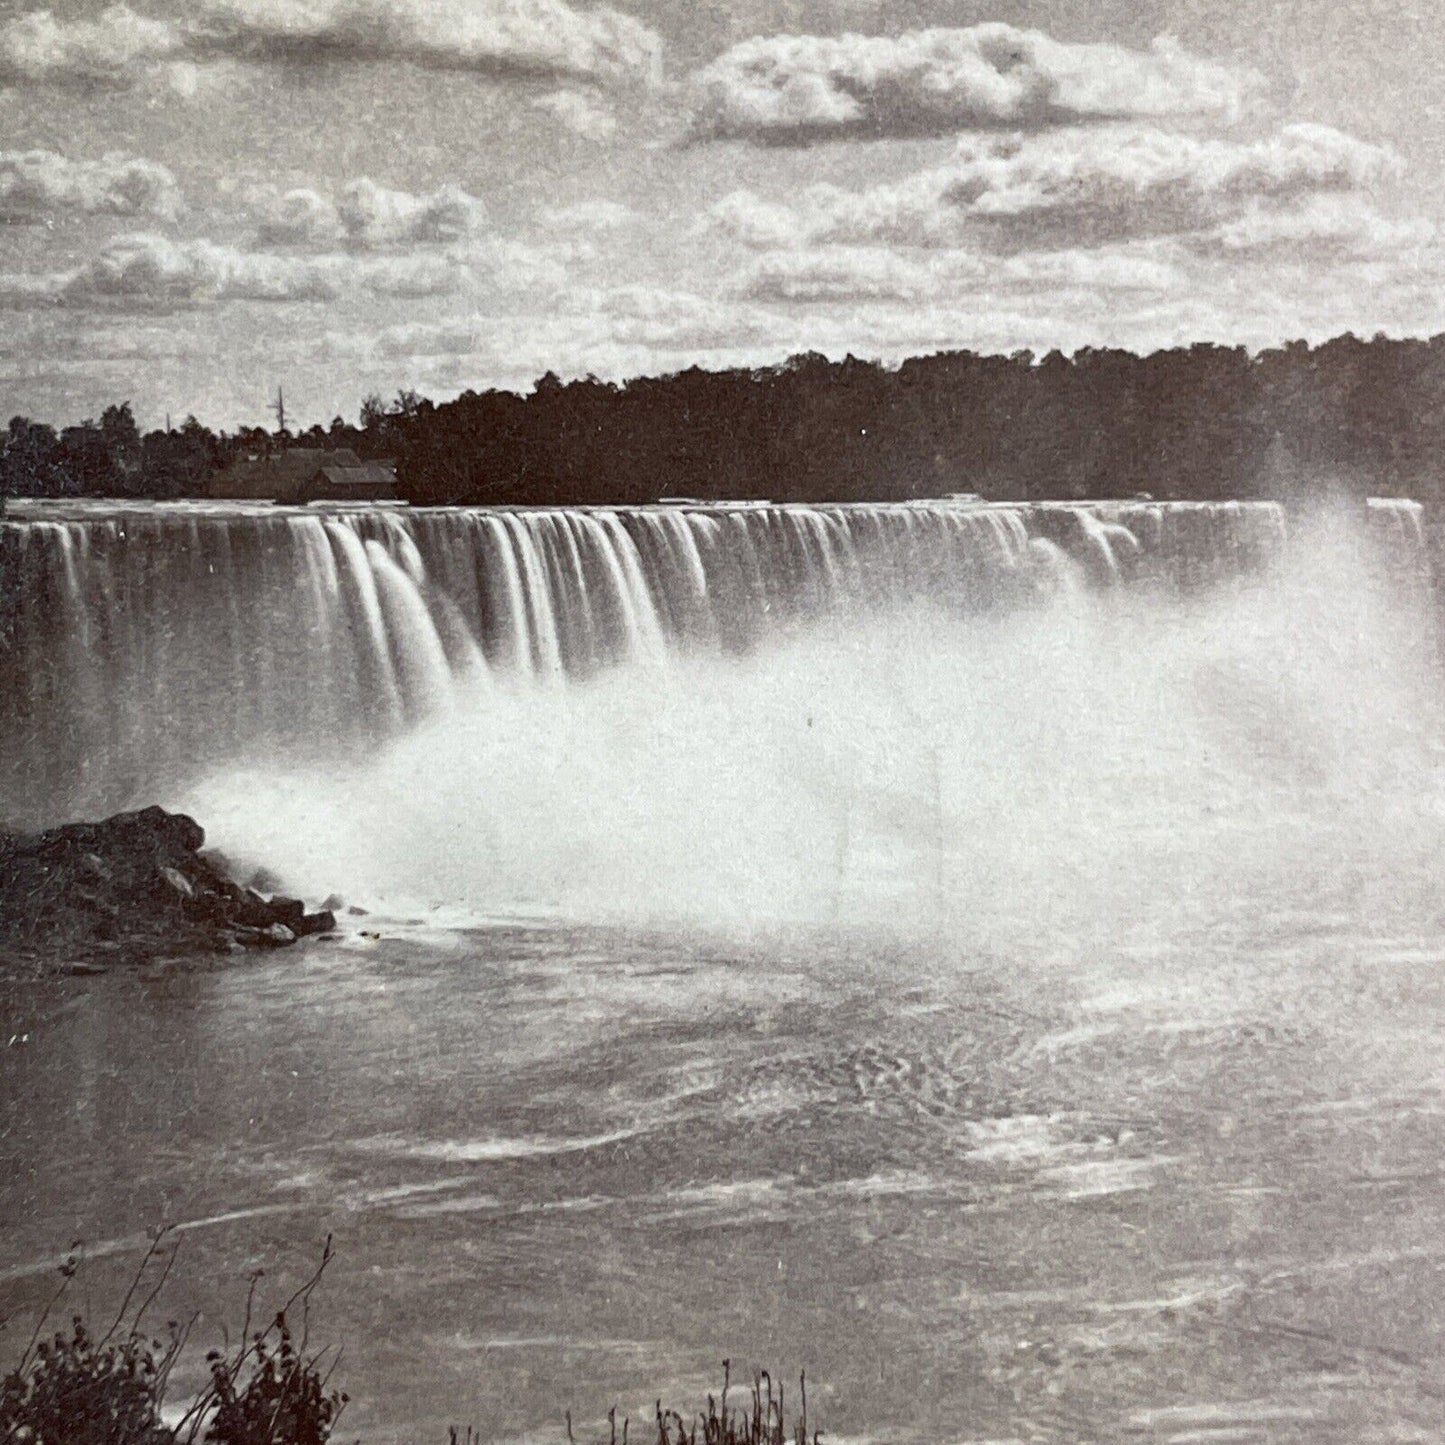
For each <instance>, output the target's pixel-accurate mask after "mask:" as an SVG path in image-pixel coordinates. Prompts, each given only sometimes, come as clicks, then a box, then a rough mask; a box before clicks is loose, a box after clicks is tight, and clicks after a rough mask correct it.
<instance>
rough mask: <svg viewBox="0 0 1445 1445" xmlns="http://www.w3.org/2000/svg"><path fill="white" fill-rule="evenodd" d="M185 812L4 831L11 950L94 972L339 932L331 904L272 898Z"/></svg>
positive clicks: (1, 925) (2, 886)
mask: <svg viewBox="0 0 1445 1445" xmlns="http://www.w3.org/2000/svg"><path fill="white" fill-rule="evenodd" d="M205 841H206V835H205V830H204V829H203V828H202V827H201V825H200V824H199V823H197V822H196V820H195V819H194V818H189V817H187V816H186V815H185V814H184V813H168V812H166V811H165V810H164V809H163V808H144V809H142V810H141V811H139V812H135V813H118V814H116V816H115V817H113V818H107V819H106V820H105V821H104V822H100V823H70V824H67V825H66V826H65V827H62V828H53V829H51V830H50V831H49V832H46V833H39V834H35V835H31V836H25V835H21V834H9V833H3V832H0V960H9V961H11V962H30V963H35V964H47V963H49V964H56V965H60V966H68V967H70V968H72V969H73V970H79V971H94V969H95V967H96V965H97V964H103V963H105V962H109V961H116V962H121V961H127V962H128V961H143V960H146V959H152V958H158V957H174V956H178V955H186V954H196V953H207V952H210V953H226V952H237V951H240V950H241V949H245V948H282V947H286V946H287V945H289V944H293V943H295V942H296V940H297V939H298V938H303V937H307V936H309V935H312V934H318V933H329V932H331V931H332V930H334V929H335V927H336V919H335V917H334V916H333V915H332V913H330V912H329V911H327V910H324V909H323V910H321V911H318V912H316V913H308V912H307V911H306V905H305V904H304V903H302V902H301V901H300V900H298V899H294V898H281V897H273V898H271V899H266V898H264V897H263V896H262V895H261V894H259V893H257V892H255V891H254V890H252V889H249V888H243V887H242V886H241V885H240V884H239V883H237V882H235V881H234V880H233V879H231V878H229V877H228V876H227V875H226V872H225V871H224V867H223V866H222V865H223V861H224V860H222V859H220V858H219V857H218V856H217V855H215V854H203V853H202V852H201V849H202V848H203V847H204V845H205Z"/></svg>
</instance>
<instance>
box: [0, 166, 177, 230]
mask: <svg viewBox="0 0 1445 1445" xmlns="http://www.w3.org/2000/svg"><path fill="white" fill-rule="evenodd" d="M181 208H182V200H181V192H180V188H179V187H178V186H177V184H176V178H175V176H173V175H172V174H171V172H170V171H168V170H167V169H166V168H165V167H164V166H162V165H157V164H156V163H155V162H154V161H148V160H141V159H138V158H133V157H127V156H123V155H107V156H105V157H103V158H102V159H100V160H98V161H87V160H70V159H69V158H67V157H66V156H62V155H57V154H56V153H55V152H54V151H46V150H32V151H0V221H8V222H10V223H11V224H21V225H24V224H34V223H40V222H43V221H45V220H47V219H48V218H50V217H52V216H54V215H55V214H56V213H58V212H63V211H80V212H85V213H88V214H91V215H107V216H148V217H151V218H153V219H155V220H163V221H168V220H174V219H175V217H176V216H177V215H178V214H179V213H180V211H181Z"/></svg>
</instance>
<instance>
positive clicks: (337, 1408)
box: [0, 1231, 822, 1445]
mask: <svg viewBox="0 0 1445 1445" xmlns="http://www.w3.org/2000/svg"><path fill="white" fill-rule="evenodd" d="M165 1242H166V1233H165V1231H160V1232H159V1233H157V1234H156V1236H155V1237H154V1239H153V1240H152V1243H151V1247H150V1249H149V1250H148V1251H147V1253H146V1256H145V1258H144V1259H143V1260H142V1262H141V1265H140V1268H139V1269H138V1270H137V1271H136V1274H135V1276H134V1278H133V1279H132V1281H131V1284H130V1288H129V1290H128V1291H127V1292H126V1295H125V1298H124V1299H123V1300H122V1302H121V1305H120V1308H119V1310H118V1311H117V1313H116V1315H115V1317H114V1319H113V1320H112V1321H111V1323H110V1326H109V1328H108V1329H106V1330H105V1332H104V1333H103V1334H100V1335H97V1334H95V1333H93V1331H92V1329H91V1327H90V1326H88V1325H87V1323H86V1321H85V1319H84V1317H83V1316H82V1315H78V1314H77V1315H72V1316H71V1318H70V1324H69V1328H68V1329H64V1330H59V1331H54V1330H50V1322H51V1320H52V1318H53V1317H54V1316H55V1314H56V1313H57V1311H58V1310H59V1309H60V1307H61V1305H62V1303H63V1301H64V1300H65V1299H66V1297H67V1295H68V1294H69V1293H70V1291H71V1286H72V1284H73V1282H74V1280H75V1278H76V1275H77V1273H78V1271H79V1263H78V1260H77V1257H76V1255H75V1254H74V1253H72V1254H71V1256H70V1257H68V1258H67V1259H66V1260H65V1262H64V1263H63V1264H62V1265H61V1266H60V1269H59V1275H60V1282H59V1284H58V1286H57V1287H56V1289H55V1292H54V1294H53V1296H52V1298H51V1299H50V1302H49V1304H48V1305H47V1306H46V1307H45V1309H44V1310H43V1311H42V1312H41V1314H40V1317H39V1319H38V1320H37V1322H36V1324H35V1326H34V1329H33V1331H32V1332H31V1334H30V1336H29V1339H28V1341H27V1343H26V1344H25V1346H24V1348H23V1350H22V1352H21V1354H20V1357H19V1359H18V1361H17V1362H16V1363H15V1364H14V1365H13V1366H12V1367H11V1368H10V1370H9V1371H8V1372H7V1373H5V1374H4V1375H3V1376H0V1441H3V1442H5V1445H327V1442H329V1441H330V1440H331V1439H332V1437H333V1432H334V1431H335V1429H336V1426H337V1423H338V1422H339V1420H340V1419H341V1415H342V1412H343V1411H344V1410H345V1408H346V1404H347V1400H348V1397H347V1396H346V1395H345V1394H344V1393H343V1392H341V1391H340V1390H338V1389H333V1388H332V1386H331V1377H332V1373H333V1371H334V1370H335V1368H336V1365H337V1364H338V1362H339V1360H340V1351H339V1350H335V1349H332V1348H329V1347H328V1348H322V1349H317V1350H312V1349H311V1343H310V1334H311V1330H310V1325H311V1301H312V1296H313V1295H314V1294H315V1292H316V1289H317V1287H318V1286H319V1285H320V1283H321V1279H322V1276H323V1275H324V1274H325V1272H326V1268H327V1266H328V1265H329V1264H330V1262H331V1260H332V1258H333V1249H332V1241H331V1238H330V1236H328V1237H327V1240H326V1245H325V1248H324V1249H323V1251H322V1254H321V1259H320V1262H319V1264H318V1265H317V1267H316V1270H315V1271H314V1272H313V1274H312V1275H311V1277H310V1278H309V1279H307V1280H306V1282H305V1283H304V1284H302V1286H301V1287H300V1288H299V1289H298V1290H296V1291H295V1292H294V1293H293V1294H292V1295H291V1297H290V1298H289V1299H288V1300H286V1302H285V1303H284V1304H283V1305H282V1306H281V1308H280V1309H278V1310H277V1311H276V1312H275V1313H274V1314H273V1315H272V1316H271V1318H270V1323H269V1324H267V1325H266V1326H265V1327H264V1328H256V1329H253V1328H252V1324H253V1319H254V1318H255V1316H256V1307H257V1287H258V1284H259V1282H260V1279H261V1275H260V1273H259V1272H258V1273H257V1274H255V1275H253V1276H252V1278H251V1283H250V1288H249V1290H248V1291H247V1295H246V1303H245V1317H244V1321H243V1324H242V1327H241V1333H240V1337H239V1339H240V1343H239V1344H237V1345H236V1346H234V1347H232V1348H230V1349H229V1350H224V1349H223V1350H214V1349H213V1350H211V1351H210V1352H209V1353H208V1354H207V1356H206V1364H207V1375H208V1381H207V1384H206V1386H205V1387H204V1389H202V1390H201V1391H200V1393H199V1394H197V1395H196V1396H195V1397H194V1398H193V1399H191V1400H189V1401H187V1402H186V1403H185V1404H184V1407H183V1408H178V1409H177V1410H174V1411H171V1412H169V1413H170V1416H171V1423H169V1424H168V1423H166V1418H165V1417H166V1414H167V1411H166V1405H167V1395H168V1390H169V1386H170V1381H171V1376H172V1373H173V1371H174V1370H175V1367H176V1364H177V1362H178V1361H179V1360H180V1358H181V1356H182V1355H183V1354H184V1353H185V1352H186V1351H187V1349H188V1348H189V1347H190V1344H191V1339H192V1335H193V1332H194V1329H195V1327H196V1324H197V1318H198V1317H193V1318H192V1319H191V1320H189V1321H188V1322H185V1323H182V1322H180V1321H176V1320H171V1321H169V1322H167V1324H166V1326H165V1328H164V1331H163V1332H160V1333H152V1332H151V1331H150V1330H149V1328H148V1326H147V1323H146V1321H147V1318H148V1317H149V1316H150V1314H151V1312H152V1310H153V1309H154V1307H155V1305H156V1302H157V1300H158V1299H159V1297H160V1295H161V1292H162V1290H163V1288H164V1286H165V1283H166V1280H167V1278H168V1277H169V1274H170V1269H171V1266H172V1264H173V1263H174V1260H175V1252H174V1250H171V1251H170V1252H169V1253H167V1252H166V1251H165V1248H164V1245H165ZM4 1323H5V1324H7V1325H8V1324H11V1323H13V1322H12V1321H8V1320H7V1321H5V1322H4ZM48 1331H49V1332H48ZM798 1383H799V1393H800V1397H801V1413H800V1414H799V1415H798V1416H797V1418H796V1419H795V1421H794V1423H793V1426H792V1431H791V1434H790V1433H789V1428H788V1425H787V1415H786V1410H785V1404H784V1391H783V1389H782V1388H781V1386H777V1387H775V1384H774V1381H773V1379H772V1377H771V1376H770V1375H769V1374H768V1373H767V1372H766V1371H761V1372H759V1373H758V1374H757V1375H756V1376H755V1377H754V1379H753V1384H752V1388H751V1390H750V1391H749V1392H748V1394H747V1396H746V1398H745V1404H744V1406H743V1408H742V1409H741V1410H738V1409H734V1408H732V1407H731V1406H730V1404H729V1401H728V1394H729V1391H730V1389H731V1387H732V1378H731V1363H730V1362H729V1361H727V1360H724V1361H723V1388H722V1394H721V1397H720V1398H718V1397H714V1396H712V1395H709V1396H708V1398H707V1408H706V1410H705V1411H703V1412H699V1413H698V1414H697V1415H695V1416H693V1417H692V1418H691V1419H690V1420H689V1419H686V1418H684V1417H683V1416H682V1415H681V1414H679V1413H678V1412H677V1411H676V1410H672V1409H664V1408H663V1405H662V1402H661V1400H659V1401H658V1402H657V1406H656V1412H655V1417H654V1421H653V1424H654V1427H655V1429H656V1445H821V1440H822V1433H821V1432H820V1431H815V1432H814V1433H813V1434H812V1435H809V1433H808V1394H807V1381H806V1378H805V1377H800V1378H799V1382H798ZM564 1420H565V1426H566V1438H567V1441H568V1445H577V1441H576V1438H575V1436H574V1434H573V1428H572V1416H571V1412H570V1411H569V1412H567V1414H566V1415H565V1416H564ZM608 1427H609V1428H608V1439H607V1442H606V1445H628V1435H629V1431H630V1427H631V1421H630V1420H628V1419H626V1418H624V1419H623V1421H622V1424H621V1431H620V1434H619V1429H618V1421H617V1412H616V1411H615V1410H613V1411H611V1412H610V1413H609V1415H608ZM450 1445H481V1437H480V1436H479V1435H477V1434H476V1433H475V1431H473V1430H472V1429H467V1430H466V1431H465V1432H462V1431H460V1430H457V1429H456V1428H453V1429H452V1431H451V1438H450ZM559 1445H561V1437H560V1432H559ZM599 1445H601V1442H599Z"/></svg>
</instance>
